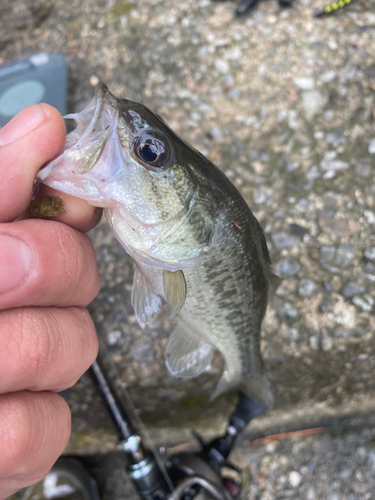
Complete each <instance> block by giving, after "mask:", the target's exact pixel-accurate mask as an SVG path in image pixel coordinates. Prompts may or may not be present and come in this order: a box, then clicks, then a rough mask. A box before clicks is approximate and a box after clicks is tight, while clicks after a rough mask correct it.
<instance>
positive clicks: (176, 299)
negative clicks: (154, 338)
mask: <svg viewBox="0 0 375 500" xmlns="http://www.w3.org/2000/svg"><path fill="white" fill-rule="evenodd" d="M163 287H164V293H165V297H166V299H167V302H168V305H169V312H170V314H171V316H172V318H173V316H176V314H177V313H178V312H179V311H180V309H181V307H182V306H183V305H184V304H185V300H186V281H185V276H184V273H183V272H182V271H174V272H172V271H166V270H165V271H163Z"/></svg>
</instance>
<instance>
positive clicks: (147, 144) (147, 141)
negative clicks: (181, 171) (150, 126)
mask: <svg viewBox="0 0 375 500" xmlns="http://www.w3.org/2000/svg"><path fill="white" fill-rule="evenodd" d="M135 154H136V155H137V156H138V158H139V159H140V160H142V161H143V162H144V163H146V164H147V165H149V166H150V167H154V168H155V169H157V170H159V169H161V168H165V167H166V166H168V165H167V163H168V160H169V158H170V152H169V148H168V146H167V144H166V143H165V142H164V141H163V140H162V139H160V138H158V137H153V136H151V135H149V134H147V135H146V134H144V135H142V136H141V137H140V138H139V139H138V140H137V142H136V144H135Z"/></svg>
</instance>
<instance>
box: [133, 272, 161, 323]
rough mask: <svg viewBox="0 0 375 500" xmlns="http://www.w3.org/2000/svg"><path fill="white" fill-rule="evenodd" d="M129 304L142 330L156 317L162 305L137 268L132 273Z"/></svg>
mask: <svg viewBox="0 0 375 500" xmlns="http://www.w3.org/2000/svg"><path fill="white" fill-rule="evenodd" d="M131 302H132V306H133V307H134V311H135V315H136V316H137V320H138V323H139V324H140V325H141V327H142V328H144V327H145V326H146V325H147V324H148V323H149V322H150V321H151V320H152V319H153V318H154V317H155V316H156V314H157V313H158V312H159V310H160V308H161V305H162V303H161V298H160V297H159V295H157V294H156V293H155V292H154V291H153V290H152V288H151V285H150V283H149V281H148V279H147V278H146V276H145V275H144V274H143V273H142V271H141V270H140V269H139V267H138V266H137V267H136V268H135V273H134V281H133V290H132V296H131Z"/></svg>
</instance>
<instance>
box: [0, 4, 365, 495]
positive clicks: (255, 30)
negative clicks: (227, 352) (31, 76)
mask: <svg viewBox="0 0 375 500" xmlns="http://www.w3.org/2000/svg"><path fill="white" fill-rule="evenodd" d="M324 5H325V2H324V1H323V0H314V1H310V2H309V1H307V0H299V1H297V0H295V2H294V6H293V8H292V9H290V10H280V9H279V6H278V3H277V2H276V1H274V0H269V1H267V2H261V3H260V5H259V7H258V9H257V11H256V12H255V13H254V14H253V15H251V16H249V17H248V18H243V19H240V20H238V19H234V18H233V16H232V12H233V8H234V6H235V4H234V3H233V2H215V1H210V0H185V1H183V2H177V1H176V0H163V1H161V0H139V1H137V2H128V1H117V2H116V1H114V0H95V1H94V0H85V1H80V0H73V1H72V2H69V3H67V2H65V1H63V0H54V1H51V0H36V1H31V0H29V1H24V0H2V3H1V7H0V9H1V21H2V22H0V63H3V62H7V61H10V60H13V59H17V58H20V57H24V56H27V55H30V54H32V53H36V52H49V51H50V52H61V53H63V54H64V55H65V57H66V59H67V63H68V67H69V102H68V103H69V108H70V111H74V110H79V109H82V107H83V106H84V105H85V104H86V103H87V102H88V100H89V99H90V97H91V95H92V92H93V86H94V85H95V84H96V82H97V81H98V80H103V81H104V82H105V83H107V84H108V86H109V87H110V90H111V91H112V92H113V93H114V94H115V95H117V96H122V97H126V98H128V99H132V100H135V101H141V102H143V103H144V104H146V105H147V106H149V107H150V108H151V109H152V110H154V111H155V112H157V113H158V114H160V115H161V116H162V117H163V118H164V119H165V120H166V121H167V122H168V123H169V124H170V126H171V127H172V128H173V129H175V130H176V132H178V134H179V135H181V136H183V137H184V138H185V139H186V140H187V141H188V142H190V143H192V144H193V145H194V146H195V147H197V148H198V149H199V150H201V151H202V152H203V153H204V154H205V155H207V156H208V157H209V158H210V159H212V160H213V161H214V162H215V163H216V164H217V165H218V166H219V167H220V168H221V169H222V170H223V171H224V172H225V173H226V175H227V176H228V177H229V178H230V179H231V181H232V182H233V183H234V184H235V185H236V186H237V188H238V189H239V190H240V192H241V194H242V195H243V196H244V198H245V200H246V201H247V202H248V204H249V206H250V207H251V209H252V210H253V212H254V214H255V215H256V217H257V218H258V219H259V221H260V223H261V225H262V226H263V228H264V230H265V233H266V236H267V241H268V244H269V248H270V254H271V258H272V261H273V263H274V270H275V272H276V273H277V274H279V275H280V276H282V277H283V278H284V279H283V283H282V285H281V286H280V287H279V288H278V290H277V291H276V293H275V294H274V296H273V298H272V300H271V301H270V305H269V308H268V312H267V315H266V318H265V321H264V323H263V328H262V337H261V341H262V352H263V357H264V359H265V363H266V366H267V369H268V372H269V375H270V379H271V382H272V386H273V390H274V393H275V400H276V405H275V410H274V411H273V412H270V413H269V414H267V415H265V416H264V417H261V418H259V419H258V420H257V421H255V422H254V424H253V426H252V428H251V429H252V430H251V429H250V430H251V432H252V433H254V434H255V435H257V436H262V435H265V434H269V433H279V432H282V431H283V430H293V431H294V430H297V429H302V428H304V429H306V428H311V427H315V426H321V425H325V424H329V425H330V426H332V425H333V426H334V428H335V429H338V428H339V429H341V430H340V432H333V431H329V432H326V433H324V434H321V435H311V436H304V437H301V436H300V437H293V438H291V439H289V438H288V439H282V440H280V441H279V442H278V443H277V444H272V443H271V444H267V445H259V446H256V447H255V448H253V447H252V446H250V441H249V442H248V443H247V441H246V440H244V441H243V442H242V444H241V446H240V448H239V451H238V453H237V454H235V457H236V458H238V460H239V462H240V463H241V465H244V466H245V465H249V466H250V470H251V471H252V474H253V481H252V482H251V486H250V488H249V491H248V497H249V498H254V499H255V498H257V499H258V498H259V499H268V498H295V499H301V498H302V499H304V498H306V499H312V498H317V499H320V498H324V499H326V498H327V499H336V498H337V499H354V498H356V499H357V498H358V499H362V498H372V496H371V495H373V496H374V494H373V493H372V486H371V485H372V483H373V482H374V446H375V445H374V437H373V436H374V435H373V428H374V426H373V423H374V422H373V417H372V415H373V412H374V409H375V380H374V367H375V343H374V332H375V319H374V310H375V307H374V306H375V291H374V283H375V234H374V229H375V186H374V183H373V177H374V175H373V172H374V167H373V162H374V154H375V130H374V119H375V118H374V117H375V114H374V109H375V63H374V61H375V30H374V26H375V14H374V13H373V8H372V6H373V3H372V1H371V0H357V1H356V2H353V4H352V5H351V6H350V7H347V8H346V9H343V10H342V11H341V12H338V13H337V14H336V15H335V16H332V17H329V18H326V19H321V20H314V19H313V18H312V15H311V14H312V10H313V8H315V7H322V6H324ZM91 237H92V240H93V243H94V246H95V248H96V250H97V256H98V262H99V266H100V268H101V271H102V277H103V287H102V290H101V292H100V294H99V296H98V298H97V299H96V300H95V302H94V303H93V304H92V305H91V306H90V312H91V314H92V315H93V318H94V320H95V323H96V325H97V330H98V333H99V335H100V336H101V338H102V339H104V341H105V343H106V346H107V347H106V349H108V352H109V354H110V359H111V361H108V367H109V372H110V375H111V377H112V378H113V380H114V382H115V383H116V384H117V386H118V387H119V388H121V387H123V386H124V385H126V387H127V389H128V391H129V393H130V395H131V397H132V399H133V401H134V402H135V405H136V407H137V409H138V411H139V413H140V415H141V417H142V420H143V421H144V422H145V424H146V426H147V428H148V430H149V433H150V435H151V436H152V438H153V439H154V441H155V442H156V444H157V445H169V444H176V443H178V442H184V441H186V440H188V439H190V431H189V429H191V428H197V429H199V431H200V432H201V433H202V434H204V435H206V436H212V435H214V434H215V433H217V432H218V431H219V430H220V429H221V428H222V426H223V423H224V421H225V418H226V415H227V414H228V412H229V411H230V408H231V407H232V405H233V402H234V400H233V397H232V398H231V397H228V398H224V399H222V400H219V401H218V402H217V403H216V404H214V405H206V404H205V401H206V399H207V396H208V395H209V394H210V392H211V391H212V388H213V387H214V385H215V383H216V380H217V378H218V377H219V376H220V371H221V368H222V365H221V360H220V357H219V356H216V358H215V362H214V364H213V367H212V370H211V372H210V373H208V374H205V376H204V377H202V378H201V379H199V380H192V381H189V382H181V381H178V380H176V379H173V378H172V377H170V376H169V375H168V372H167V370H166V369H165V367H164V347H165V343H166V340H167V338H168V335H169V332H170V329H171V324H170V321H169V319H168V318H167V316H166V315H161V317H160V318H159V320H158V322H157V324H156V325H155V328H153V329H147V330H146V331H145V332H143V331H142V330H141V329H140V327H139V326H138V325H137V323H136V319H135V316H134V313H133V311H132V307H131V305H130V292H131V287H132V276H133V263H132V261H131V259H130V258H128V257H127V256H126V255H125V253H124V251H123V250H122V248H121V247H120V246H119V245H118V244H117V243H116V241H115V240H114V238H113V236H112V235H111V233H110V231H109V229H108V227H107V226H106V224H105V223H104V222H102V223H101V224H100V225H99V226H98V228H97V229H96V230H94V231H93V232H92V234H91ZM105 355H106V357H107V358H108V359H109V357H108V355H107V351H105ZM70 402H71V406H72V411H73V424H74V425H73V435H72V439H71V442H70V444H69V447H68V450H67V452H68V453H73V454H80V455H85V456H97V455H98V454H100V453H104V452H108V453H110V455H108V456H107V458H105V459H104V458H103V457H101V456H98V458H97V460H99V463H100V464H101V466H100V467H99V468H98V474H99V475H101V478H102V479H101V481H102V484H103V485H104V483H105V482H104V479H103V477H104V476H107V475H109V477H112V476H111V474H110V473H109V472H108V474H107V473H106V472H105V471H111V473H113V475H114V476H115V477H116V478H117V479H113V483H112V480H111V479H108V481H107V483H106V484H107V486H106V487H105V488H107V493H103V495H107V497H105V498H112V499H115V500H116V499H117V498H118V499H120V498H125V497H126V498H129V496H128V495H129V494H128V493H126V495H125V494H124V493H119V491H120V490H121V487H122V483H121V482H122V474H123V472H122V467H121V466H119V467H117V466H116V467H115V468H114V465H113V464H116V463H117V460H118V457H117V455H116V454H115V452H114V450H115V445H116V435H115V433H114V431H113V427H112V424H111V421H110V420H109V418H108V416H107V414H106V411H105V408H104V407H103V405H102V403H101V401H100V399H99V397H98V394H97V392H96V389H95V387H94V385H93V383H92V381H91V378H90V376H89V375H88V374H86V375H85V376H84V377H83V378H82V379H81V380H80V382H79V383H78V384H77V386H76V387H75V388H73V389H72V392H71V399H70ZM250 430H249V432H250ZM111 464H112V465H111ZM114 469H115V470H114ZM109 482H110V483H111V485H109ZM113 484H115V485H116V488H117V489H116V492H117V493H115V492H114V490H111V488H112V487H113ZM103 487H104V486H103ZM122 495H124V496H122ZM374 498H375V496H374Z"/></svg>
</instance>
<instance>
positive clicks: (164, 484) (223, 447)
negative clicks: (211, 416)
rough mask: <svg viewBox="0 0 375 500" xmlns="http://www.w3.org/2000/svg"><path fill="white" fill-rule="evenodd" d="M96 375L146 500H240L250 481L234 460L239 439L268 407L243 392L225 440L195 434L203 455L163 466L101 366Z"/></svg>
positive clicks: (171, 458)
mask: <svg viewBox="0 0 375 500" xmlns="http://www.w3.org/2000/svg"><path fill="white" fill-rule="evenodd" d="M91 369H92V372H93V374H94V376H95V379H96V382H97V384H98V386H99V388H100V391H101V393H102V396H103V398H104V400H105V402H106V404H107V406H108V409H109V411H110V414H111V416H112V418H113V420H114V422H115V424H116V426H117V430H118V433H119V437H120V445H121V449H122V451H123V453H124V455H125V458H126V463H127V472H128V474H129V476H130V478H131V480H132V482H133V485H134V487H135V489H136V491H137V492H138V494H139V496H140V497H141V499H142V500H193V499H194V500H236V499H237V498H238V497H239V496H240V494H241V492H242V490H243V488H244V486H245V484H246V477H245V475H244V473H243V472H242V471H241V470H239V469H238V468H237V467H235V466H234V465H233V464H232V463H231V462H230V461H229V460H228V456H229V454H230V452H231V450H232V448H233V446H234V443H235V441H236V438H237V436H238V435H239V434H240V433H241V432H242V431H243V430H244V429H245V427H246V426H247V424H248V423H249V422H250V421H251V420H252V419H253V418H255V417H257V416H258V415H260V414H261V413H263V412H264V411H265V409H266V408H265V406H264V405H262V404H260V403H259V402H258V401H256V400H254V399H252V398H251V397H250V396H248V395H247V394H245V393H243V392H241V393H240V398H239V402H238V404H237V407H236V409H235V410H234V412H233V413H232V415H231V416H230V418H229V423H228V425H227V427H226V430H225V432H224V434H223V435H222V436H221V437H218V438H216V439H214V440H212V441H205V440H204V439H203V438H202V437H201V436H199V435H198V434H197V433H194V435H195V438H196V439H197V441H198V444H199V447H200V450H199V451H192V452H179V453H176V454H173V453H172V454H170V455H168V456H167V457H166V459H164V460H162V459H161V458H160V456H159V455H157V454H152V453H149V452H147V451H146V450H145V449H144V447H143V444H142V439H141V437H140V435H139V434H138V433H137V432H136V431H135V429H134V428H133V427H132V426H131V424H130V422H129V418H128V416H127V414H126V410H125V408H124V406H123V405H122V403H121V402H120V400H119V399H118V398H117V397H116V394H115V392H114V391H113V390H112V388H111V387H110V384H109V382H108V380H107V379H106V377H105V375H104V373H103V370H102V368H101V367H100V365H99V364H98V362H97V361H95V362H94V364H93V365H92V367H91Z"/></svg>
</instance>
